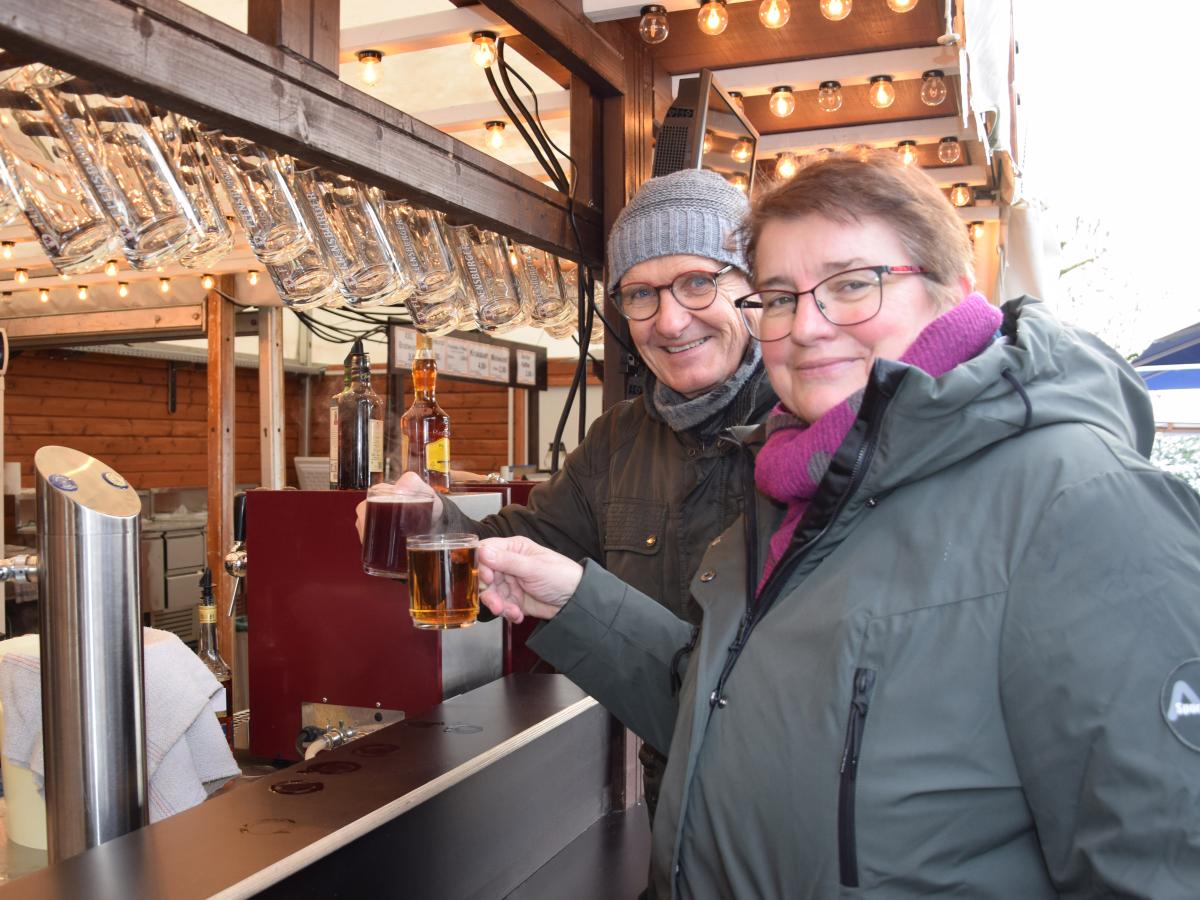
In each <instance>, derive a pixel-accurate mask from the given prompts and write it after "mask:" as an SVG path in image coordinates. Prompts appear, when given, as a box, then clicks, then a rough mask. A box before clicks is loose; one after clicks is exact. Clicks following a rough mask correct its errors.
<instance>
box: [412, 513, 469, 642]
mask: <svg viewBox="0 0 1200 900" xmlns="http://www.w3.org/2000/svg"><path fill="white" fill-rule="evenodd" d="M478 547H479V538H477V537H475V535H473V534H422V535H416V536H412V537H409V539H408V597H409V602H410V612H411V613H412V619H413V624H414V625H415V626H416V627H417V628H464V627H466V626H467V625H472V624H474V622H475V618H476V616H478V615H479V569H478V566H477V564H476V561H475V552H476V550H477V549H478Z"/></svg>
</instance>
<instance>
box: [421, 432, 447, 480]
mask: <svg viewBox="0 0 1200 900" xmlns="http://www.w3.org/2000/svg"><path fill="white" fill-rule="evenodd" d="M425 468H426V469H427V470H428V471H430V472H441V473H442V474H443V475H449V474H450V438H448V437H443V438H438V439H437V440H436V441H430V442H429V443H428V444H426V445H425Z"/></svg>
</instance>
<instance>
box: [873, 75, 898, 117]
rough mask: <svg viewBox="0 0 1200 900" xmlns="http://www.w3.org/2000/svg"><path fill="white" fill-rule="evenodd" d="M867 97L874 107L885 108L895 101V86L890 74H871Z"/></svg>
mask: <svg viewBox="0 0 1200 900" xmlns="http://www.w3.org/2000/svg"><path fill="white" fill-rule="evenodd" d="M867 98H868V99H869V100H870V101H871V105H872V106H873V107H875V108H876V109H887V108H888V107H889V106H891V105H892V104H893V103H895V102H896V86H895V85H893V84H892V76H891V75H872V76H871V87H870V89H869V90H868V91H867Z"/></svg>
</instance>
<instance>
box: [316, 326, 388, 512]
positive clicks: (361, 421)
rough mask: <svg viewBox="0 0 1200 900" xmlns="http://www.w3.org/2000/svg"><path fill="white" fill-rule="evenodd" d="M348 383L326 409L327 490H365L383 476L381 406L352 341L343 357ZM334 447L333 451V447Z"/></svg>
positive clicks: (361, 354) (359, 343)
mask: <svg viewBox="0 0 1200 900" xmlns="http://www.w3.org/2000/svg"><path fill="white" fill-rule="evenodd" d="M346 366H347V368H349V370H350V383H349V384H348V385H347V386H346V389H345V390H344V391H342V392H341V393H340V394H338V395H337V396H336V397H335V398H334V401H335V403H334V405H333V406H331V407H330V410H329V419H330V435H329V440H330V450H329V455H330V472H331V475H332V474H333V471H334V469H335V464H334V462H333V454H334V453H335V452H336V453H337V463H336V475H337V478H336V480H335V479H334V478H332V477H331V478H330V487H332V488H333V489H334V490H342V491H365V490H366V489H367V488H368V487H370V486H371V485H372V484H375V483H376V482H377V481H379V480H380V479H381V478H382V477H383V403H382V402H381V401H380V399H379V395H378V394H376V393H375V392H374V391H373V390H371V360H370V357H368V356H367V354H366V352H365V351H364V350H363V346H362V340H361V339H359V340H356V341H355V342H354V347H353V348H352V349H351V350H350V355H349V356H347V357H346ZM335 446H336V450H335V449H334V447H335Z"/></svg>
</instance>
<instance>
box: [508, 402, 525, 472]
mask: <svg viewBox="0 0 1200 900" xmlns="http://www.w3.org/2000/svg"><path fill="white" fill-rule="evenodd" d="M508 395H509V396H510V397H512V411H513V414H512V464H513V465H515V466H519V465H520V464H521V463H523V462H525V458H526V457H527V456H528V455H529V451H528V446H527V444H526V441H527V439H528V437H529V434H528V432H527V431H526V428H525V406H526V404H527V403H528V402H529V400H528V397H529V392H528V391H524V390H521V389H520V388H509V391H508Z"/></svg>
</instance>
